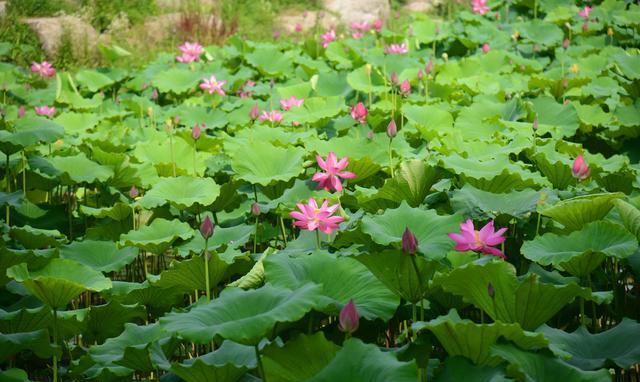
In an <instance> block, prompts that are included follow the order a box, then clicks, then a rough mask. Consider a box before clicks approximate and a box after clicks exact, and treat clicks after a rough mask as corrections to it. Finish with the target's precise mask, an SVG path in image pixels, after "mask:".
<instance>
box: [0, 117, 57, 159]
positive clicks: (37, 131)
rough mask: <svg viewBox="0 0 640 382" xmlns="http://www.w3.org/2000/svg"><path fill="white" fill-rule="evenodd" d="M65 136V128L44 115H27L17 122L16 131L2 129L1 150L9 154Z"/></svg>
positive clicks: (0, 136) (0, 135) (0, 133)
mask: <svg viewBox="0 0 640 382" xmlns="http://www.w3.org/2000/svg"><path fill="white" fill-rule="evenodd" d="M63 136H64V128H63V127H62V126H60V125H59V124H58V123H56V122H53V121H50V120H48V119H46V118H43V117H26V118H22V119H19V120H18V121H17V122H16V124H15V131H14V132H10V131H8V130H1V131H0V150H1V151H2V152H3V153H5V154H8V155H11V154H14V153H17V152H18V151H20V150H23V149H24V148H25V147H29V146H32V145H35V144H38V143H53V142H55V141H56V140H58V139H60V138H62V137H63Z"/></svg>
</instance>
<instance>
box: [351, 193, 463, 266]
mask: <svg viewBox="0 0 640 382" xmlns="http://www.w3.org/2000/svg"><path fill="white" fill-rule="evenodd" d="M461 221H462V218H461V217H460V216H458V215H449V216H440V215H438V213H437V212H436V211H435V210H424V209H420V208H411V207H409V205H408V204H407V203H406V202H402V203H401V204H400V207H398V208H396V209H388V210H386V211H385V212H384V213H383V214H381V215H374V216H371V215H365V216H364V217H363V218H362V231H363V232H364V233H366V234H367V235H369V236H370V237H371V239H372V240H373V241H374V242H376V243H378V244H381V245H389V244H394V243H396V244H399V243H402V234H403V233H404V230H405V228H409V229H410V230H411V232H413V234H414V235H416V238H417V239H418V246H419V250H420V252H421V253H422V254H423V255H425V256H426V257H427V258H428V259H440V258H443V257H444V256H445V255H446V254H447V252H449V251H450V250H451V249H452V248H453V246H454V244H455V243H454V242H453V240H451V239H449V237H448V236H447V233H450V232H457V231H458V230H459V228H460V227H459V224H460V222H461Z"/></svg>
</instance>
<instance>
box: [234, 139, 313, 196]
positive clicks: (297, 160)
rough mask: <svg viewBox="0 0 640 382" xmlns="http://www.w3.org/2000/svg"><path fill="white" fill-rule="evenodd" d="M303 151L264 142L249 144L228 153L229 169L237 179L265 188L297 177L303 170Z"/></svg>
mask: <svg viewBox="0 0 640 382" xmlns="http://www.w3.org/2000/svg"><path fill="white" fill-rule="evenodd" d="M304 154H305V153H304V150H302V149H300V148H297V147H288V148H283V147H278V146H274V145H271V144H268V143H264V142H249V143H248V144H247V145H245V146H241V147H240V148H238V150H236V151H234V152H232V153H229V155H230V156H231V157H232V161H231V167H232V168H233V171H234V172H235V173H236V174H237V176H238V178H239V179H242V180H245V181H247V182H249V183H251V184H260V185H263V186H267V185H269V184H271V183H274V182H277V181H287V180H289V179H291V178H294V177H296V176H298V175H299V174H300V173H301V172H302V171H304V168H303V167H302V158H303V157H304Z"/></svg>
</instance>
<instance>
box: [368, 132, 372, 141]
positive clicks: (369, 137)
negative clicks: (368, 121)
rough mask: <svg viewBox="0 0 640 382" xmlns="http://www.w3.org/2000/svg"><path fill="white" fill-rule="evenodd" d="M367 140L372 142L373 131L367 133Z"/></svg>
mask: <svg viewBox="0 0 640 382" xmlns="http://www.w3.org/2000/svg"><path fill="white" fill-rule="evenodd" d="M367 139H368V140H372V139H373V130H369V131H368V132H367Z"/></svg>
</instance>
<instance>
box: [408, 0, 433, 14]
mask: <svg viewBox="0 0 640 382" xmlns="http://www.w3.org/2000/svg"><path fill="white" fill-rule="evenodd" d="M441 2H442V1H441V0H410V1H408V2H407V3H406V4H405V5H404V6H403V7H402V8H403V9H404V10H406V11H409V12H429V11H432V10H433V9H435V8H436V7H437V6H438V5H439V4H440V3H441Z"/></svg>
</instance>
